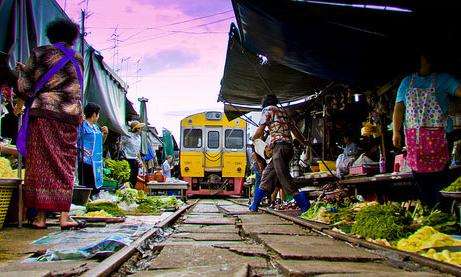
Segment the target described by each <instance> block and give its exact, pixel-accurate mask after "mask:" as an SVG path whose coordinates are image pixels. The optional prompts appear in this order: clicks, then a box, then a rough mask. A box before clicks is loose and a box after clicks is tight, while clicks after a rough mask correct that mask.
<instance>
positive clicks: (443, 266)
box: [229, 199, 461, 277]
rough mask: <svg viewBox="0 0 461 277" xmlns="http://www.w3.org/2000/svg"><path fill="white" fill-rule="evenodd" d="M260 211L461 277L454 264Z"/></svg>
mask: <svg viewBox="0 0 461 277" xmlns="http://www.w3.org/2000/svg"><path fill="white" fill-rule="evenodd" d="M229 201H231V202H233V203H235V204H238V205H241V206H246V205H245V204H242V203H239V202H238V201H235V200H232V199H229ZM259 209H260V210H262V211H264V212H266V213H268V214H272V215H275V216H278V217H280V218H283V219H286V220H289V221H291V222H293V223H295V224H297V225H300V226H302V227H306V228H309V229H313V230H315V231H317V232H321V233H323V234H325V235H328V236H331V237H333V238H335V239H338V240H342V241H345V242H348V243H351V244H354V245H359V246H361V247H363V248H367V249H371V250H376V251H382V252H386V253H389V254H391V255H397V256H399V257H401V258H402V260H407V261H408V260H410V261H412V262H415V263H417V264H419V265H423V266H427V267H430V268H432V269H435V270H438V271H440V272H442V273H448V274H452V275H454V276H458V277H461V267H459V266H455V265H452V264H448V263H444V262H440V261H436V260H433V259H430V258H427V257H424V256H421V255H419V254H416V253H411V252H406V251H401V250H398V249H395V248H391V247H387V246H383V245H380V244H377V243H374V242H370V241H366V240H364V239H360V238H356V237H353V236H350V235H347V234H342V233H339V232H336V231H333V230H332V228H331V226H329V225H328V224H324V223H320V222H315V221H310V220H304V219H301V218H298V217H294V216H290V215H287V214H284V213H281V212H278V211H275V210H273V209H268V208H259Z"/></svg>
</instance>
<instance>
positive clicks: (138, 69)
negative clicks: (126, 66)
mask: <svg viewBox="0 0 461 277" xmlns="http://www.w3.org/2000/svg"><path fill="white" fill-rule="evenodd" d="M140 62H141V58H139V59H138V60H137V61H136V94H138V83H139V82H140V80H139V72H141V67H140V65H139V63H140Z"/></svg>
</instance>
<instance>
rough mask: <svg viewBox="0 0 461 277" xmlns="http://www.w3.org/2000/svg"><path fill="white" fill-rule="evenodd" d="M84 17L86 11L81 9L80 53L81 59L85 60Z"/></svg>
mask: <svg viewBox="0 0 461 277" xmlns="http://www.w3.org/2000/svg"><path fill="white" fill-rule="evenodd" d="M85 17H86V13H85V10H82V15H81V19H80V20H81V24H82V30H81V33H80V54H81V55H82V58H83V60H84V61H85Z"/></svg>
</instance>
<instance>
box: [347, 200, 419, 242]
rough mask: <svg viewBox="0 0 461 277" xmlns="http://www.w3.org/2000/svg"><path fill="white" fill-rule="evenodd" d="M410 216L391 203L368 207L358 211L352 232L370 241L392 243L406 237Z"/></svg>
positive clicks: (410, 220)
mask: <svg viewBox="0 0 461 277" xmlns="http://www.w3.org/2000/svg"><path fill="white" fill-rule="evenodd" d="M411 222H412V218H411V216H410V215H409V214H408V213H407V212H406V211H405V210H404V209H402V208H401V207H400V206H398V205H396V204H392V203H388V204H384V205H373V206H368V207H366V208H364V209H362V210H361V211H359V212H358V213H357V215H356V217H355V223H354V224H353V225H352V232H353V233H354V234H356V235H360V236H362V237H365V238H370V239H386V240H388V241H394V240H397V239H400V238H403V237H405V236H407V235H408V232H409V229H408V228H409V227H408V226H410V224H411Z"/></svg>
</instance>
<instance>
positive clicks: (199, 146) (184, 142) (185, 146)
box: [181, 127, 203, 149]
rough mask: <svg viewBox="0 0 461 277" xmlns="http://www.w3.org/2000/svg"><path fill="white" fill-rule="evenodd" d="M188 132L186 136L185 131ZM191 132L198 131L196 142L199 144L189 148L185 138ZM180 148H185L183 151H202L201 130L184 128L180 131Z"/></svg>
mask: <svg viewBox="0 0 461 277" xmlns="http://www.w3.org/2000/svg"><path fill="white" fill-rule="evenodd" d="M187 130H189V133H187V135H186V131H187ZM193 130H196V131H200V137H198V136H197V137H198V140H197V142H198V143H199V145H198V146H192V147H191V146H190V145H186V138H187V137H188V136H189V135H190V132H192V131H193ZM181 135H182V147H183V148H185V149H202V148H203V129H201V128H193V127H191V128H184V129H183V130H182V134H181Z"/></svg>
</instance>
